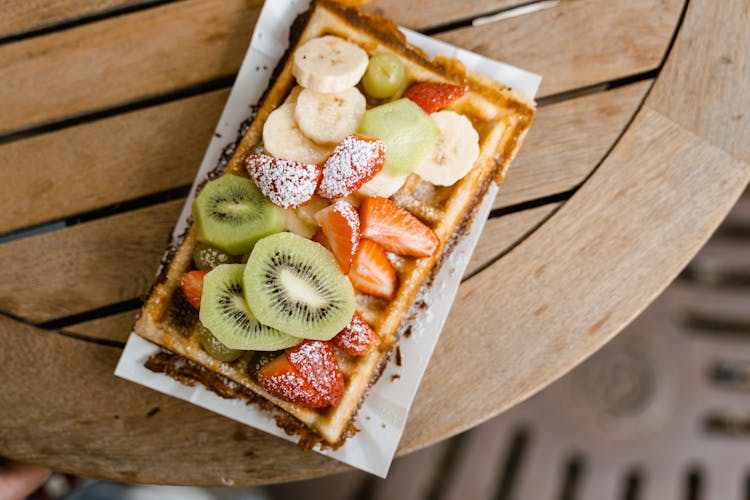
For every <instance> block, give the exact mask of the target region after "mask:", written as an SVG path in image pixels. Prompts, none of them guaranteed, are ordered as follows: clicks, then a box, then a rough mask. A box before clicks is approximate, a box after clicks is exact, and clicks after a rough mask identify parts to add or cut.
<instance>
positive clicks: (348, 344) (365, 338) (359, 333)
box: [332, 313, 377, 356]
mask: <svg viewBox="0 0 750 500" xmlns="http://www.w3.org/2000/svg"><path fill="white" fill-rule="evenodd" d="M376 338H377V337H376V335H375V332H374V331H373V329H372V328H371V327H370V325H369V324H367V322H366V321H365V320H364V319H363V318H362V316H360V314H359V313H354V317H353V318H352V321H351V323H349V325H347V327H346V328H344V329H343V330H341V332H339V334H338V335H336V336H335V337H334V338H333V339H332V342H333V345H335V346H336V347H338V348H339V349H341V350H342V351H344V352H346V353H347V354H351V355H352V356H361V355H362V354H364V353H366V352H367V351H369V350H370V347H371V346H372V345H373V344H374V343H375V339H376Z"/></svg>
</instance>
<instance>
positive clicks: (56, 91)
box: [0, 0, 679, 134]
mask: <svg viewBox="0 0 750 500" xmlns="http://www.w3.org/2000/svg"><path fill="white" fill-rule="evenodd" d="M581 1H582V2H583V3H586V2H590V0H581ZM676 2H677V0H670V2H668V4H667V7H670V6H671V5H673V4H675V3H676ZM579 3H581V2H578V1H576V2H571V5H574V6H575V5H578V4H579ZM591 3H594V4H595V5H601V6H600V7H599V9H600V10H602V12H599V13H598V14H597V15H599V14H601V16H600V19H598V20H597V22H596V23H595V26H596V29H593V30H586V31H584V32H581V33H580V34H579V35H578V36H576V37H575V40H576V42H575V43H576V45H574V46H567V47H566V42H567V41H568V40H570V39H571V37H570V36H569V34H570V31H564V30H555V31H552V32H550V31H549V30H544V29H542V26H543V25H545V24H547V23H551V22H552V21H553V20H555V19H556V18H555V16H558V15H559V16H560V17H559V19H563V20H567V21H566V22H568V23H571V22H573V21H572V20H574V19H575V18H576V16H582V15H584V14H585V15H594V12H590V10H591V8H589V9H580V8H576V9H573V11H571V9H570V8H569V7H567V2H563V3H562V4H560V6H559V7H556V8H555V9H549V10H545V11H541V12H538V13H534V14H530V15H528V16H522V17H520V18H511V19H506V20H503V21H499V22H496V23H492V24H489V25H485V26H482V27H478V28H471V30H474V29H476V30H477V31H476V33H477V34H481V40H482V41H484V43H485V44H487V45H486V46H485V45H482V44H481V43H480V44H477V41H478V40H480V38H478V37H477V36H473V35H471V33H470V32H467V31H466V30H467V29H468V28H460V29H458V30H455V31H449V32H447V33H446V34H441V35H439V37H442V38H444V39H445V40H447V41H449V42H452V43H455V44H456V45H459V46H464V47H466V48H469V49H472V50H477V51H478V52H481V53H483V54H485V55H490V56H492V57H498V58H505V59H504V60H508V61H509V62H511V63H514V64H519V61H523V62H524V63H527V64H525V65H524V64H519V65H520V66H529V64H528V63H531V62H533V64H532V65H531V66H532V67H531V68H529V69H531V70H541V71H542V74H544V75H545V79H544V83H543V85H544V86H543V87H542V89H541V92H540V95H547V94H549V93H552V92H555V93H556V92H562V91H565V90H572V89H575V88H578V87H582V86H586V85H592V84H595V83H600V82H603V81H606V80H610V79H614V78H618V77H620V76H623V74H624V73H627V74H630V73H638V72H641V71H645V70H648V69H654V68H655V67H656V66H657V64H658V62H659V61H660V60H661V58H662V56H663V54H664V51H665V49H666V45H667V43H668V42H669V39H670V36H671V33H672V29H671V28H673V27H674V23H675V22H676V20H677V15H678V14H679V12H678V9H675V8H671V7H670V8H667V7H662V6H661V2H660V1H659V0H638V1H637V2H632V3H634V4H636V5H637V6H638V7H637V8H635V7H632V6H630V4H631V2H617V3H616V4H613V5H607V6H606V7H605V6H604V4H599V3H597V2H591ZM260 4H261V1H260V0H252V1H250V2H246V1H245V0H231V1H223V0H187V1H186V2H178V3H169V4H166V5H163V6H159V7H154V8H151V9H148V10H146V11H142V12H135V13H133V14H130V15H127V16H121V17H115V18H111V19H105V20H102V21H100V22H96V23H92V24H85V25H82V26H78V27H75V28H71V29H69V30H64V31H60V32H55V33H50V34H48V35H42V36H39V37H33V38H30V39H27V40H22V41H19V42H16V43H12V44H7V45H4V46H1V47H0V79H1V80H2V81H3V82H4V89H3V93H2V94H0V106H2V108H3V109H4V119H3V121H2V122H0V134H3V133H8V132H11V131H14V130H19V129H27V128H29V127H33V126H37V125H41V124H44V123H49V122H56V121H59V120H61V119H65V118H69V117H72V116H78V115H82V114H87V113H92V112H96V111H99V110H102V109H103V108H107V107H112V106H117V105H123V104H127V103H131V102H133V101H136V100H139V99H144V98H152V97H156V96H159V95H162V94H164V93H167V92H170V91H175V90H184V89H186V88H191V87H194V86H199V85H205V84H208V83H210V82H215V81H216V80H221V79H228V78H231V77H232V76H233V75H234V73H235V72H236V71H237V69H238V68H239V64H240V62H241V60H242V57H243V55H244V53H245V49H246V48H247V45H248V42H249V33H250V30H251V28H252V25H253V22H254V20H255V19H256V18H257V15H258V13H259V8H260ZM376 5H377V4H376V3H375V4H373V7H375V6H376ZM653 9H657V10H658V11H659V12H663V15H662V16H661V17H667V18H669V20H670V21H671V24H670V25H667V24H668V23H667V24H665V25H654V24H653V23H652V22H651V21H649V19H651V17H650V16H649V15H648V14H649V11H650V10H653ZM605 14H606V15H605ZM618 14H622V16H626V19H627V20H628V22H630V23H632V26H631V29H632V31H633V32H635V33H641V32H648V33H650V34H652V35H651V36H649V37H637V38H638V43H635V42H636V40H633V43H635V46H634V48H632V49H628V50H631V52H632V53H629V54H627V57H616V58H615V57H614V52H616V51H619V50H625V49H626V48H627V46H626V45H625V44H626V43H627V42H630V41H631V40H629V39H625V40H621V38H622V36H621V33H619V32H618V30H620V31H622V30H624V29H625V28H624V26H625V25H624V24H623V18H622V16H620V15H618ZM462 15H464V14H462V13H461V12H460V11H459V12H455V11H454V17H459V18H460V16H462ZM540 17H541V18H542V19H541V21H539V22H538V23H537V22H536V21H535V19H537V18H540ZM571 19H572V20H571ZM396 20H398V19H396ZM555 22H560V21H559V20H558V21H555ZM519 25H520V26H519ZM568 28H570V26H568ZM625 33H629V32H628V31H625ZM92 39H95V40H96V41H97V42H96V44H91V43H86V41H87V40H92ZM641 39H642V41H640V40H641ZM498 40H505V41H506V44H507V45H506V44H503V45H498V44H497V43H496V42H497V41H498ZM509 47H513V52H512V53H511V52H508V49H509ZM584 47H601V48H602V50H604V49H606V50H607V51H608V53H607V54H608V55H607V57H612V58H613V60H616V61H618V62H617V64H616V65H612V64H603V62H602V59H594V58H589V57H586V58H583V57H582V58H580V59H576V60H571V59H564V60H559V59H560V54H561V48H565V49H566V50H567V51H574V50H580V49H582V48H584ZM539 61H549V64H548V65H545V66H539V67H536V64H538V63H539ZM586 64H590V66H589V67H587V68H585V69H584V68H583V65H586ZM564 68H567V69H566V71H562V70H563V69H564ZM50 74H54V75H55V78H49V77H48V75H50ZM112 82H117V85H112Z"/></svg>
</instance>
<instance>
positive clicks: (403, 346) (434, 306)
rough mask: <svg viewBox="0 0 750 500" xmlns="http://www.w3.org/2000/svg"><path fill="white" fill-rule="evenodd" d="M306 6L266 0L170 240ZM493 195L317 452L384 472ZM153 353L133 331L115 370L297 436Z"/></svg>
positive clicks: (421, 40) (534, 83) (479, 66)
mask: <svg viewBox="0 0 750 500" xmlns="http://www.w3.org/2000/svg"><path fill="white" fill-rule="evenodd" d="M308 4H309V0H274V1H273V2H266V3H265V5H264V7H263V10H262V12H261V15H260V18H259V19H258V22H257V25H256V27H255V31H254V33H253V35H252V39H251V43H250V48H249V49H248V51H247V54H246V56H245V59H244V61H243V63H242V66H241V67H240V71H239V73H238V75H237V80H236V81H235V83H234V87H233V88H232V92H231V93H230V95H229V99H228V100H227V103H226V106H225V107H224V112H223V113H222V115H221V120H220V122H219V124H218V126H217V127H216V135H215V136H214V138H213V139H212V140H211V143H210V144H209V146H208V150H207V151H206V154H205V156H204V158H203V162H202V163H201V167H200V170H199V171H198V174H197V175H196V182H195V183H194V185H193V188H192V190H191V192H190V195H189V196H188V199H187V201H186V203H185V206H184V207H183V210H182V213H181V215H180V218H179V221H178V223H177V225H176V226H175V229H174V232H173V235H172V236H173V239H174V240H176V239H177V237H178V236H179V235H180V234H183V232H184V230H185V229H186V227H187V224H188V218H189V216H190V207H191V203H192V199H193V196H194V195H195V189H196V185H197V183H198V182H200V181H202V180H203V179H205V177H206V175H207V173H208V172H209V171H210V170H211V169H213V168H214V166H215V165H216V164H217V162H218V161H219V158H220V156H221V153H222V149H223V148H224V147H225V146H226V145H227V144H228V143H229V142H231V141H233V140H234V139H235V138H236V136H237V131H238V130H239V128H240V125H241V124H242V122H243V121H245V120H246V119H247V118H248V117H249V116H250V114H251V107H252V106H253V105H256V104H257V103H258V101H259V99H260V97H261V94H262V93H263V91H264V90H265V88H266V87H267V85H268V80H269V78H270V75H271V71H272V70H273V68H274V67H275V66H276V64H277V62H278V61H279V59H280V58H281V56H282V55H283V53H284V51H285V50H286V48H287V46H288V39H289V26H290V25H291V23H292V21H293V20H294V18H295V17H296V16H297V14H299V13H301V12H303V11H304V10H305V9H307V7H308ZM403 31H404V33H405V34H406V37H407V39H408V41H409V42H410V43H412V44H414V45H417V46H419V47H421V48H422V49H423V50H424V51H425V52H426V53H427V54H429V55H430V56H431V57H434V56H435V55H438V54H443V55H446V56H449V57H456V58H458V59H460V60H461V61H462V62H463V63H464V64H465V65H466V67H467V68H468V69H469V70H471V71H475V72H478V73H482V74H484V75H486V76H489V77H490V78H493V79H494V80H497V81H499V82H502V83H503V84H505V85H507V86H510V87H512V88H514V89H516V90H518V91H520V92H523V93H525V94H527V95H529V96H531V97H533V96H534V95H535V94H536V91H537V89H538V87H539V83H540V82H541V77H539V76H538V75H534V74H532V73H529V72H526V71H523V70H521V69H518V68H515V67H513V66H509V65H507V64H503V63H500V62H497V61H493V60H490V59H487V58H485V57H482V56H480V55H478V54H475V53H473V52H468V51H466V50H463V49H460V48H458V47H454V46H453V45H450V44H447V43H445V42H441V41H438V40H435V39H433V38H430V37H427V36H424V35H421V34H419V33H416V32H414V31H411V30H407V29H404V30H403ZM496 193H497V186H496V185H495V184H492V185H491V187H490V189H489V190H488V192H487V195H486V196H485V198H484V199H483V201H482V204H481V206H480V208H479V211H478V213H477V216H476V217H475V219H474V222H473V224H472V226H471V229H470V231H469V233H468V235H467V237H465V238H464V239H463V240H462V241H461V242H460V243H459V244H458V245H457V246H456V248H455V249H454V251H453V254H452V255H451V257H450V258H449V259H448V260H447V261H446V262H445V264H444V265H443V267H442V269H441V270H440V272H439V274H438V275H437V277H436V279H435V280H434V282H433V286H432V287H430V288H429V289H427V290H423V294H422V298H423V300H424V301H425V303H426V304H428V306H429V307H427V308H424V309H423V310H421V311H420V312H419V313H418V315H417V317H416V319H415V321H414V322H413V324H412V328H411V335H410V336H409V337H408V338H404V339H402V340H401V341H400V343H399V346H400V351H401V358H402V360H403V362H402V365H401V366H396V364H395V363H390V364H389V365H388V367H387V368H386V370H385V372H384V373H383V375H382V377H381V378H380V381H379V382H378V383H377V384H375V385H374V386H373V387H372V389H371V390H370V393H369V395H368V397H367V399H366V401H365V403H364V404H363V405H362V407H361V409H360V411H359V414H358V418H357V423H356V425H357V427H358V428H359V432H358V433H357V434H356V435H355V436H353V437H352V438H350V439H349V440H348V441H347V442H346V444H345V445H344V446H342V447H341V448H339V449H338V450H336V451H331V450H326V451H320V450H316V451H318V452H319V453H323V454H324V455H327V456H330V457H332V458H334V459H336V460H340V461H342V462H345V463H347V464H349V465H351V466H353V467H357V468H359V469H362V470H365V471H367V472H370V473H372V474H375V475H378V476H380V477H385V476H386V474H387V473H388V468H389V467H390V464H391V461H392V459H393V455H394V453H395V451H396V448H397V446H398V443H399V441H400V439H401V434H402V432H403V430H404V426H405V425H406V417H407V415H408V413H409V408H410V407H411V403H412V401H413V400H414V396H415V394H416V392H417V388H418V387H419V382H420V380H421V379H422V375H423V374H424V371H425V368H426V367H427V362H428V361H429V359H430V355H431V354H432V351H433V349H434V347H435V344H436V342H437V338H438V335H439V334H440V331H441V329H442V328H443V324H444V323H445V320H446V318H447V317H448V312H449V311H450V307H451V304H452V303H453V299H454V297H455V295H456V291H457V290H458V286H459V284H460V281H461V276H462V275H463V272H464V270H465V268H466V265H467V264H468V261H469V257H470V256H471V252H472V251H473V249H474V246H475V245H476V242H477V240H478V239H479V235H480V233H481V231H482V227H484V223H485V222H486V219H487V215H488V214H489V211H490V208H491V206H492V201H493V200H494V198H495V195H496ZM158 350H159V347H157V346H156V345H154V344H152V343H150V342H148V341H146V340H144V339H143V338H141V337H139V336H138V335H136V334H134V333H132V334H131V335H130V338H129V339H128V342H127V345H126V346H125V350H124V352H123V354H122V356H121V357H120V361H119V363H118V365H117V368H116V370H115V375H117V376H118V377H122V378H125V379H128V380H131V381H133V382H136V383H139V384H141V385H144V386H147V387H150V388H152V389H155V390H157V391H160V392H163V393H165V394H170V395H172V396H175V397H178V398H180V399H184V400H185V401H189V402H191V403H193V404H196V405H198V406H201V407H203V408H206V409H208V410H211V411H213V412H216V413H220V414H222V415H224V416H226V417H229V418H231V419H233V420H237V421H239V422H242V423H245V424H247V425H250V426H252V427H255V428H257V429H260V430H263V431H265V432H268V433H270V434H274V435H276V436H279V437H281V438H283V439H287V440H291V441H296V438H294V437H291V436H288V435H286V434H285V433H284V431H283V430H281V429H280V428H279V427H278V426H277V425H276V423H275V421H274V420H273V418H271V417H270V416H269V415H268V414H266V413H265V412H263V411H262V410H260V409H259V408H257V407H255V406H253V405H247V404H245V402H244V401H239V400H228V399H223V398H221V397H219V396H217V395H215V394H214V393H212V392H210V391H208V390H206V389H204V388H203V387H202V386H196V387H188V386H185V385H182V384H180V383H179V382H177V381H175V380H173V379H172V378H170V377H168V376H166V375H163V374H157V373H154V372H152V371H150V370H148V369H146V368H145V367H144V366H143V364H144V362H145V361H146V360H147V359H148V357H149V356H151V355H152V354H154V353H156V352H157V351H158ZM392 375H398V378H395V379H394V380H391V376H392Z"/></svg>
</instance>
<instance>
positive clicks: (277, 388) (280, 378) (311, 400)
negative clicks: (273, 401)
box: [259, 354, 326, 407]
mask: <svg viewBox="0 0 750 500" xmlns="http://www.w3.org/2000/svg"><path fill="white" fill-rule="evenodd" d="M282 356H283V354H282ZM290 368H291V367H290ZM259 379H260V383H261V385H262V386H263V388H264V389H265V390H267V391H268V392H270V393H271V394H273V395H275V396H278V397H280V398H282V399H286V400H287V401H291V402H294V403H301V404H305V405H307V406H312V407H320V406H325V405H326V402H325V401H323V398H322V397H321V395H320V394H318V392H317V391H316V390H315V389H314V388H313V387H312V385H310V384H309V383H307V381H305V379H304V378H302V376H301V375H300V374H299V373H297V371H296V370H294V368H292V369H291V370H288V371H284V372H281V373H273V374H271V375H270V376H267V377H259Z"/></svg>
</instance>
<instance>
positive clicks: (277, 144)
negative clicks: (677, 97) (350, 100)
mask: <svg viewBox="0 0 750 500" xmlns="http://www.w3.org/2000/svg"><path fill="white" fill-rule="evenodd" d="M296 107H297V105H296V104H295V103H287V104H283V105H281V106H279V107H278V108H276V109H275V110H273V112H272V113H271V114H270V115H268V119H267V120H266V123H265V124H264V125H263V145H264V146H265V149H266V151H268V152H269V153H271V154H272V155H273V156H275V157H276V158H285V159H288V160H296V161H301V162H303V163H313V164H318V163H320V162H322V161H323V160H325V159H326V157H328V155H329V154H330V153H331V148H329V147H327V146H321V145H319V144H318V143H316V142H315V141H313V140H312V139H308V138H307V136H305V134H303V133H302V131H301V130H300V129H299V127H298V126H297V122H296V121H295V119H294V112H295V109H296Z"/></svg>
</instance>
